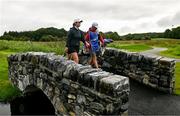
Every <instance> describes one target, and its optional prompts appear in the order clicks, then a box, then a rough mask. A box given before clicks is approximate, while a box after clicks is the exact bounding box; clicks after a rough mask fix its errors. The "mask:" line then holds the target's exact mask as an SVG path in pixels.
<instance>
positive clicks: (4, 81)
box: [0, 51, 20, 101]
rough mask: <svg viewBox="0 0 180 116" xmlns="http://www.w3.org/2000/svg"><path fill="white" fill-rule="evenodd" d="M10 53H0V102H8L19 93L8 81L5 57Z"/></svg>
mask: <svg viewBox="0 0 180 116" xmlns="http://www.w3.org/2000/svg"><path fill="white" fill-rule="evenodd" d="M11 53H12V52H5V51H0V101H9V100H10V99H12V98H13V97H15V96H18V95H20V91H18V89H17V88H15V87H13V86H12V85H11V83H10V81H9V80H8V65H7V60H6V58H7V55H8V54H11Z"/></svg>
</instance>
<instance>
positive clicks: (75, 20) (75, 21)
mask: <svg viewBox="0 0 180 116" xmlns="http://www.w3.org/2000/svg"><path fill="white" fill-rule="evenodd" d="M77 22H80V23H82V22H83V21H82V20H81V19H74V22H73V23H77Z"/></svg>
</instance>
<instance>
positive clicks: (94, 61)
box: [93, 54, 98, 68]
mask: <svg viewBox="0 0 180 116" xmlns="http://www.w3.org/2000/svg"><path fill="white" fill-rule="evenodd" d="M93 64H94V65H95V68H98V63H97V57H96V55H95V54H93Z"/></svg>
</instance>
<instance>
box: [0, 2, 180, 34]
mask: <svg viewBox="0 0 180 116" xmlns="http://www.w3.org/2000/svg"><path fill="white" fill-rule="evenodd" d="M76 18H80V19H82V20H83V23H82V24H81V27H80V29H81V30H83V31H87V30H88V28H89V27H90V26H91V24H92V23H93V22H97V23H98V24H99V30H100V31H103V32H107V31H116V32H118V34H119V35H124V34H128V33H143V32H164V31H165V30H166V29H167V28H169V29H171V28H175V27H177V26H180V0H0V35H2V34H3V33H4V32H5V31H32V30H36V29H38V28H42V27H43V28H46V27H56V28H64V29H66V30H69V28H70V27H72V23H73V20H74V19H76Z"/></svg>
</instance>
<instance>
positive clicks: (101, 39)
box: [99, 34, 104, 45]
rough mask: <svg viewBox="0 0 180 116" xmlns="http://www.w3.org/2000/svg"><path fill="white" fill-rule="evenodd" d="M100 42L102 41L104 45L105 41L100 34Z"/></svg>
mask: <svg viewBox="0 0 180 116" xmlns="http://www.w3.org/2000/svg"><path fill="white" fill-rule="evenodd" d="M99 40H100V42H101V44H102V45H104V39H103V37H102V36H101V35H100V34H99Z"/></svg>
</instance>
